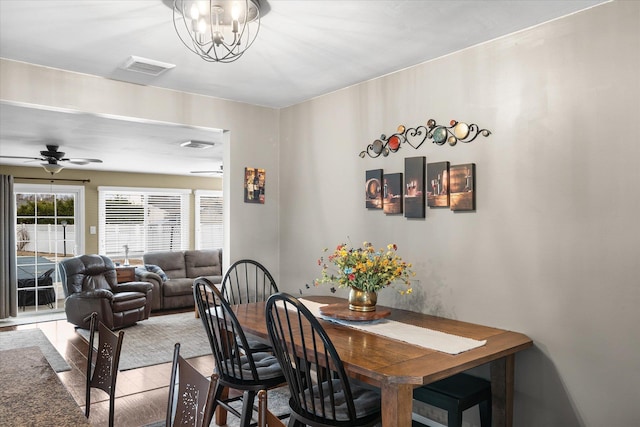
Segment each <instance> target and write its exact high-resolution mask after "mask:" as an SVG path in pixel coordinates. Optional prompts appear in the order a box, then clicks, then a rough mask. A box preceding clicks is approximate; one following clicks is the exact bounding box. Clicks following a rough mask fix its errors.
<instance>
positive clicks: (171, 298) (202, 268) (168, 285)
mask: <svg viewBox="0 0 640 427" xmlns="http://www.w3.org/2000/svg"><path fill="white" fill-rule="evenodd" d="M142 259H143V261H144V264H145V268H141V267H138V268H136V280H139V281H142V282H149V283H151V285H152V286H153V292H152V303H151V310H166V309H170V308H184V307H194V300H193V281H194V280H195V279H196V278H197V277H200V276H204V277H206V278H207V279H209V280H211V281H212V282H213V283H214V284H219V283H220V282H222V249H214V250H188V251H179V252H149V253H146V254H144V255H143V256H142ZM153 266H157V267H160V269H161V270H162V271H159V273H160V274H158V270H157V269H156V268H154V267H153ZM149 270H156V272H153V271H149ZM162 273H164V275H166V277H164V280H163V277H162V276H163V274H162Z"/></svg>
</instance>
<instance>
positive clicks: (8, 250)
mask: <svg viewBox="0 0 640 427" xmlns="http://www.w3.org/2000/svg"><path fill="white" fill-rule="evenodd" d="M15 212H16V209H15V199H14V197H13V177H12V176H11V175H0V235H1V236H2V240H1V241H0V319H6V318H7V317H16V316H17V315H18V298H17V297H16V292H17V288H18V272H17V267H16V234H15V229H16V227H15V224H16V217H15V215H16V214H15Z"/></svg>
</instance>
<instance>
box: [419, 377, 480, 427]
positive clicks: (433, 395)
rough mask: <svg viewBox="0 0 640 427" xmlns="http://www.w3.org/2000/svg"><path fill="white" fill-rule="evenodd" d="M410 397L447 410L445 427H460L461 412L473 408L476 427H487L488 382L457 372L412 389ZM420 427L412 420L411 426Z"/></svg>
mask: <svg viewBox="0 0 640 427" xmlns="http://www.w3.org/2000/svg"><path fill="white" fill-rule="evenodd" d="M413 398H414V399H415V400H419V401H421V402H424V403H427V404H429V405H431V406H435V407H436V408H440V409H443V410H445V411H447V420H448V421H447V426H449V427H462V413H463V412H464V411H465V410H467V409H469V408H471V407H474V406H476V405H478V407H479V410H480V426H481V427H491V383H490V382H489V381H487V380H485V379H484V378H478V377H475V376H472V375H469V374H465V373H460V374H456V375H453V376H451V377H448V378H444V379H442V380H440V381H436V382H433V383H431V384H427V385H425V386H422V387H418V388H416V389H414V390H413ZM420 426H424V424H421V423H419V422H418V421H415V420H414V421H413V427H420Z"/></svg>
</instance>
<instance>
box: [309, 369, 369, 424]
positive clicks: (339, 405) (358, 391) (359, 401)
mask: <svg viewBox="0 0 640 427" xmlns="http://www.w3.org/2000/svg"><path fill="white" fill-rule="evenodd" d="M331 383H332V386H333V391H334V394H333V399H334V404H335V408H336V415H335V420H337V421H347V420H349V413H348V409H347V402H346V399H345V395H344V391H343V390H342V386H341V384H340V381H339V380H337V379H334V380H332V381H331ZM350 386H351V394H352V395H353V405H354V406H355V409H356V417H358V418H364V417H367V416H371V415H373V414H376V413H379V412H380V406H381V401H380V391H379V390H378V389H375V388H371V387H368V386H366V385H365V384H362V383H360V382H357V381H352V382H351V383H350ZM322 390H323V395H324V396H325V398H324V400H325V403H324V407H325V408H330V407H331V406H332V403H331V395H330V391H329V390H330V388H329V383H328V382H324V383H322ZM305 393H306V399H305V400H306V401H308V402H310V398H309V390H307V391H305ZM319 394H320V392H319V390H318V386H317V385H315V386H313V395H314V398H315V403H316V405H315V407H316V412H317V413H316V414H315V415H317V416H319V417H323V416H326V417H327V418H331V417H332V414H330V413H328V414H322V412H320V411H319V409H320V408H321V407H322V404H321V403H320V396H319ZM310 409H311V407H310Z"/></svg>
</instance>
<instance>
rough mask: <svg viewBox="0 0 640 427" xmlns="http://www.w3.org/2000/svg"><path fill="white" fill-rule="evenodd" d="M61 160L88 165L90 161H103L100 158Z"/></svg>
mask: <svg viewBox="0 0 640 427" xmlns="http://www.w3.org/2000/svg"><path fill="white" fill-rule="evenodd" d="M60 161H64V162H69V163H73V164H74V165H88V164H89V163H102V160H100V159H60Z"/></svg>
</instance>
